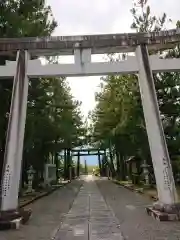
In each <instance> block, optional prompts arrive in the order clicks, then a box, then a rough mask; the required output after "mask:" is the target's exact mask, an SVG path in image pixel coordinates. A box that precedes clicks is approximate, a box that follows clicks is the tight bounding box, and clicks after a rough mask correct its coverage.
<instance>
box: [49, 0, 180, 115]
mask: <svg viewBox="0 0 180 240" xmlns="http://www.w3.org/2000/svg"><path fill="white" fill-rule="evenodd" d="M47 4H49V5H50V6H51V7H52V11H53V14H54V17H55V19H56V21H57V22H58V27H57V28H56V30H55V32H54V34H53V35H77V34H78V35H79V34H96V33H123V32H130V31H131V29H130V25H131V23H132V16H131V13H130V9H131V8H132V0H47ZM149 4H150V6H151V8H152V11H153V13H155V14H156V15H157V16H158V15H159V16H160V15H161V14H162V13H163V12H165V13H167V15H168V17H169V18H171V19H172V20H173V21H174V23H175V22H176V20H177V19H178V17H179V19H180V15H179V12H180V0H171V1H170V0H162V1H160V0H149ZM169 27H171V26H169ZM68 81H69V83H70V86H71V89H72V93H73V95H74V96H75V97H76V98H77V99H79V100H81V101H82V102H83V104H82V112H83V114H84V115H87V113H88V111H89V110H91V109H93V108H94V106H95V101H94V92H95V91H96V90H97V89H98V88H97V86H98V84H99V77H81V78H79V77H78V78H68Z"/></svg>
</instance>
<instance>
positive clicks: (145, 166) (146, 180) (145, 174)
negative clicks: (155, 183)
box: [141, 160, 150, 186]
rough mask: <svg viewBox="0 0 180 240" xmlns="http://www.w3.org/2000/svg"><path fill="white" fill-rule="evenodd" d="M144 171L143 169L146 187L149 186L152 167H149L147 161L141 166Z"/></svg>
mask: <svg viewBox="0 0 180 240" xmlns="http://www.w3.org/2000/svg"><path fill="white" fill-rule="evenodd" d="M141 167H142V169H143V175H144V178H145V185H146V186H149V184H150V183H149V167H150V165H148V164H147V163H146V160H144V163H143V164H142V165H141Z"/></svg>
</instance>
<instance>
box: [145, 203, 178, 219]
mask: <svg viewBox="0 0 180 240" xmlns="http://www.w3.org/2000/svg"><path fill="white" fill-rule="evenodd" d="M146 212H147V214H148V215H149V216H152V217H153V218H154V219H156V220H158V221H180V203H175V204H173V205H171V204H161V203H158V202H156V203H154V205H153V206H150V207H147V208H146Z"/></svg>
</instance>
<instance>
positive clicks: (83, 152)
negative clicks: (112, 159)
mask: <svg viewBox="0 0 180 240" xmlns="http://www.w3.org/2000/svg"><path fill="white" fill-rule="evenodd" d="M102 151H103V152H102ZM71 153H72V157H77V158H78V159H77V176H79V166H80V157H81V156H94V155H96V156H97V157H98V163H99V167H100V168H101V159H100V157H101V156H102V155H104V156H106V150H105V149H96V148H83V149H73V150H71Z"/></svg>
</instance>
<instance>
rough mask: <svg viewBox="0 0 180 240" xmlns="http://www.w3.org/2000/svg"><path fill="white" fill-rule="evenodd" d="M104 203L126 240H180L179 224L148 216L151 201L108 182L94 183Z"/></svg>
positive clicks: (98, 181)
mask: <svg viewBox="0 0 180 240" xmlns="http://www.w3.org/2000/svg"><path fill="white" fill-rule="evenodd" d="M96 183H97V185H98V187H99V190H100V192H101V193H102V195H103V197H104V199H105V201H106V202H107V203H108V204H109V206H110V207H111V208H112V210H113V211H114V213H115V215H116V217H117V218H118V220H119V223H120V229H121V231H122V233H123V235H124V237H125V239H127V240H180V222H159V221H157V220H155V219H153V218H152V217H150V216H148V215H147V213H146V212H145V206H147V205H150V204H151V201H150V200H149V199H148V198H147V197H145V196H143V195H140V194H138V193H135V192H131V191H130V190H128V189H125V188H124V187H121V186H119V185H116V184H114V183H112V182H111V181H108V180H97V181H96Z"/></svg>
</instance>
